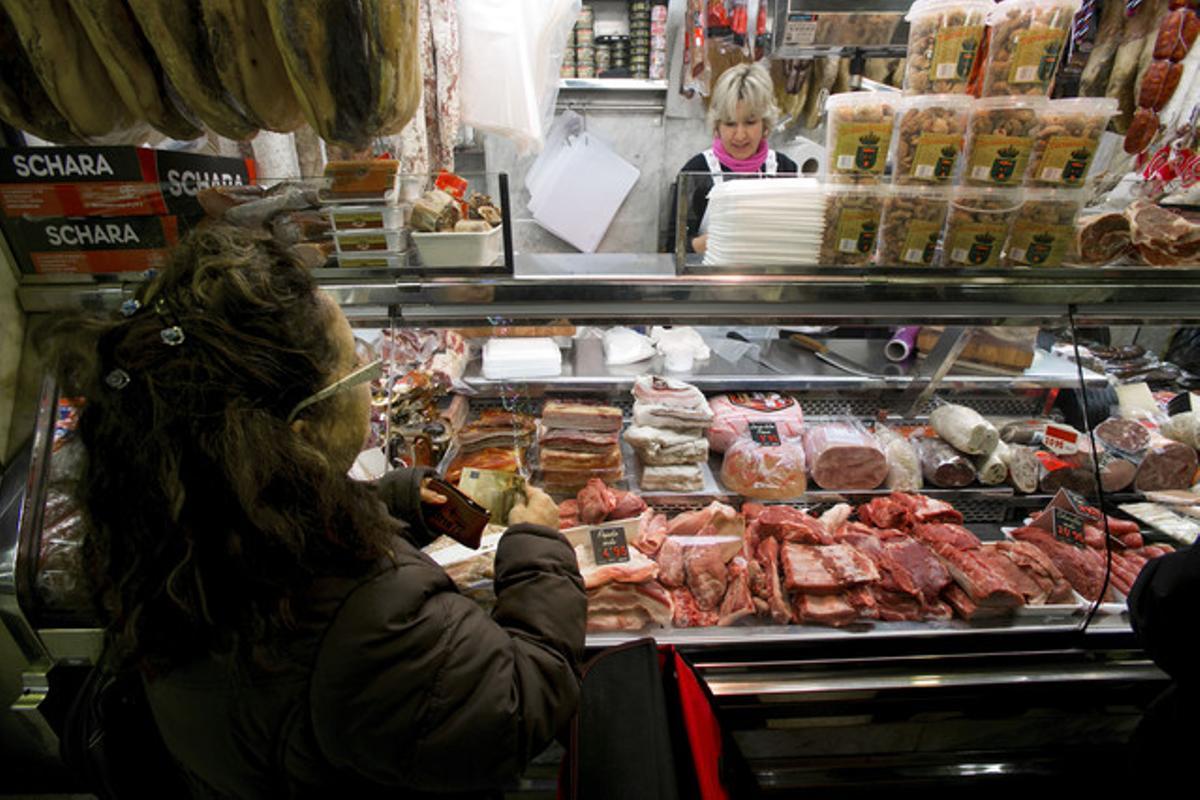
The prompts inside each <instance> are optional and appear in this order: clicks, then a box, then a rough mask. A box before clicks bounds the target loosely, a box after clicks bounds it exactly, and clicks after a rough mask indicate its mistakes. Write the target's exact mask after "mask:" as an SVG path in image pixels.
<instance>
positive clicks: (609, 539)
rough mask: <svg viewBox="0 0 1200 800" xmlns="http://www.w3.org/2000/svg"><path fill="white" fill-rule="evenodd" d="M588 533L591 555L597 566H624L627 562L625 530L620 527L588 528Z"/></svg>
mask: <svg viewBox="0 0 1200 800" xmlns="http://www.w3.org/2000/svg"><path fill="white" fill-rule="evenodd" d="M588 533H589V534H591V537H592V554H593V555H594V556H595V558H596V563H597V564H599V565H601V566H602V565H604V564H624V563H626V562H627V561H629V545H628V543H627V542H626V541H625V528H623V527H621V526H620V525H613V526H608V527H600V528H590V529H589V530H588Z"/></svg>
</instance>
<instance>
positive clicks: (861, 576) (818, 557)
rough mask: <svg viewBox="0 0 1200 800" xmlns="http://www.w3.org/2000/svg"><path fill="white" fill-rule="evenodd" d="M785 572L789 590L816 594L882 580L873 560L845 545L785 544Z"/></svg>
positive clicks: (785, 583)
mask: <svg viewBox="0 0 1200 800" xmlns="http://www.w3.org/2000/svg"><path fill="white" fill-rule="evenodd" d="M783 574H784V586H786V587H787V588H788V589H791V590H796V591H801V592H809V593H814V594H821V593H828V592H835V591H839V590H841V589H845V588H847V587H849V586H852V585H854V584H859V583H872V582H875V581H878V580H879V570H878V569H876V567H875V565H874V564H873V563H872V562H871V560H870V559H868V558H867V557H866V556H864V555H863V554H862V553H860V552H858V551H857V550H855V549H854V548H853V547H850V546H849V545H845V544H830V545H803V544H792V543H788V544H785V545H784V546H783Z"/></svg>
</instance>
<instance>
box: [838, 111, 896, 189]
mask: <svg viewBox="0 0 1200 800" xmlns="http://www.w3.org/2000/svg"><path fill="white" fill-rule="evenodd" d="M899 99H900V98H899V97H898V96H896V97H891V96H888V95H887V94H883V93H880V92H843V93H841V94H831V95H830V96H829V99H828V100H827V101H826V102H825V109H826V111H828V112H829V116H828V119H827V120H826V134H825V151H826V153H827V154H828V156H829V173H830V175H834V176H839V177H845V176H854V177H856V178H876V179H878V178H879V177H880V176H882V175H883V168H884V165H885V164H886V163H887V155H888V147H889V146H890V145H891V142H892V125H893V122H894V121H895V118H896V105H897V103H898V101H899Z"/></svg>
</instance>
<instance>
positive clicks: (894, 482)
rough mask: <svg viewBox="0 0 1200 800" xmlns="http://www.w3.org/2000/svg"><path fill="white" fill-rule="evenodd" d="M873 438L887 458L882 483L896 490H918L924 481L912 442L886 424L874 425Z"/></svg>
mask: <svg viewBox="0 0 1200 800" xmlns="http://www.w3.org/2000/svg"><path fill="white" fill-rule="evenodd" d="M875 438H876V439H878V440H879V446H880V447H882V448H883V454H884V456H885V457H886V458H887V464H888V474H887V480H886V481H885V483H884V485H885V486H887V488H889V489H892V490H894V491H897V492H919V491H920V490H921V487H922V486H923V484H924V481H923V480H922V478H921V461H920V459H919V458H917V449H916V448H915V447H913V444H912V442H910V441H909V440H908V439H906V438H904V437H903V436H902V435H900V433H898V432H897V431H895V430H894V429H892V428H889V427H888V426H887V425H876V426H875Z"/></svg>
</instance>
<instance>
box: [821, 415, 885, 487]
mask: <svg viewBox="0 0 1200 800" xmlns="http://www.w3.org/2000/svg"><path fill="white" fill-rule="evenodd" d="M804 452H805V457H806V458H807V460H808V466H809V470H810V472H811V473H812V479H813V481H814V482H815V483H816V484H817V485H818V486H820V487H821V488H822V489H875V488H877V487H879V486H880V484H882V483H883V481H884V479H886V478H887V476H888V462H887V457H886V456H884V454H883V450H882V449H881V448H880V447H879V442H878V441H876V439H875V437H874V436H872V435H871V434H870V433H868V432H867V431H866V430H864V429H863V428H862V427H861V426H859V425H854V424H851V423H849V422H831V423H828V424H826V425H817V426H814V427H810V428H807V429H805V431H804Z"/></svg>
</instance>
